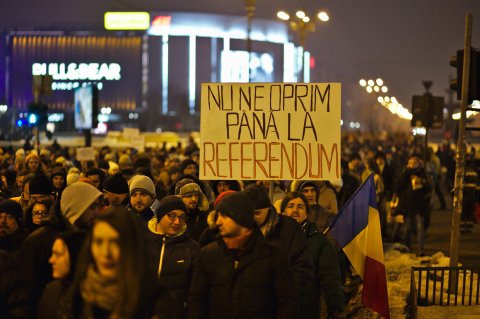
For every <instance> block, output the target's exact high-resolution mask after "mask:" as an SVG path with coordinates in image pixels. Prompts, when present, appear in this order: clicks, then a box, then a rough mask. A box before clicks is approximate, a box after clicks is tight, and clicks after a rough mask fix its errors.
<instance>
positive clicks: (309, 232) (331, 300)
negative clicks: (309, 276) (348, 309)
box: [302, 219, 345, 318]
mask: <svg viewBox="0 0 480 319" xmlns="http://www.w3.org/2000/svg"><path fill="white" fill-rule="evenodd" d="M302 230H303V232H304V233H305V236H306V237H307V241H308V249H309V251H310V255H311V257H312V262H313V266H314V268H315V281H314V283H315V287H314V290H313V293H312V295H313V297H314V298H315V301H316V303H315V313H316V315H315V318H319V316H320V307H319V306H320V295H321V294H322V295H323V298H324V299H325V301H326V303H327V310H328V314H329V315H331V316H332V317H333V318H335V315H336V314H338V313H341V312H342V311H344V309H345V296H344V295H343V286H342V281H341V278H340V266H339V264H338V257H337V253H336V251H335V248H334V247H333V245H332V244H331V243H330V241H329V240H328V238H327V237H325V235H323V234H321V233H320V232H319V231H318V229H317V227H315V224H314V223H312V222H310V221H309V220H308V219H307V220H305V221H304V222H303V224H302Z"/></svg>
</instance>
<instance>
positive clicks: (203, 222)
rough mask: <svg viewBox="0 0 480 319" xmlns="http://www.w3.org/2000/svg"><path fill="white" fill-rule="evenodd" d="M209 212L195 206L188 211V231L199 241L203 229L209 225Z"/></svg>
mask: <svg viewBox="0 0 480 319" xmlns="http://www.w3.org/2000/svg"><path fill="white" fill-rule="evenodd" d="M207 216H208V213H207V212H204V211H201V210H199V209H198V208H195V209H194V210H189V211H188V212H187V231H188V233H189V234H190V237H191V238H192V239H193V240H195V241H196V242H198V240H199V239H200V237H201V236H202V233H203V231H204V230H205V229H206V228H207V227H208V223H207Z"/></svg>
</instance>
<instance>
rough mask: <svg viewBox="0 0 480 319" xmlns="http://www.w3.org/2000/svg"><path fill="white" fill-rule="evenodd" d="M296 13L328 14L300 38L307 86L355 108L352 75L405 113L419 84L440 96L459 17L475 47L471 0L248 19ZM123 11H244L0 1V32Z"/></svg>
mask: <svg viewBox="0 0 480 319" xmlns="http://www.w3.org/2000/svg"><path fill="white" fill-rule="evenodd" d="M299 8H305V9H306V11H307V12H310V13H312V15H313V13H314V12H316V11H318V10H320V9H322V10H325V11H327V12H328V13H329V14H330V17H331V20H330V21H329V22H327V23H318V24H317V28H316V31H315V32H313V33H310V34H309V35H308V37H307V42H306V48H307V49H308V50H311V52H312V56H313V57H314V58H315V62H316V64H315V69H314V70H313V71H312V76H311V77H312V81H318V82H327V81H328V82H341V83H342V84H343V85H344V86H345V93H346V95H345V98H346V101H348V103H351V105H353V106H355V107H365V106H364V105H362V104H365V103H368V99H367V100H365V97H364V95H366V93H364V91H362V90H360V89H359V86H358V84H357V83H358V80H359V79H360V78H376V77H382V78H383V79H384V81H385V83H386V85H387V86H388V87H389V88H390V93H391V94H392V95H395V96H396V97H397V99H398V100H399V101H400V102H401V103H402V104H404V106H406V107H408V108H410V104H411V97H412V95H414V94H422V93H423V92H424V88H423V85H422V81H424V80H431V81H433V82H434V84H433V87H432V90H431V91H432V93H433V94H434V95H442V96H445V97H447V88H448V81H449V77H454V76H455V70H454V68H452V67H450V66H449V60H450V57H451V56H452V55H453V54H454V53H455V52H456V50H457V49H461V48H463V42H464V30H465V14H466V13H467V12H469V13H472V14H473V15H474V20H473V39H472V46H474V47H480V1H478V0H403V1H392V0H362V1H360V0H326V1H302V0H277V1H275V0H257V8H256V11H255V17H258V18H264V19H272V20H274V19H276V12H277V11H278V10H281V9H284V10H288V11H291V12H293V11H295V10H296V9H299ZM128 10H132V11H135V10H148V11H170V10H172V11H198V12H218V13H225V14H232V15H238V16H240V15H244V14H245V10H244V1H241V0H188V1H187V0H177V1H171V0H155V1H153V0H117V1H114V0H101V1H98V0H81V1H80V0H77V1H72V0H42V1H35V0H15V1H2V2H1V3H0V27H1V28H2V29H15V28H17V29H29V28H30V29H31V28H39V27H42V28H48V27H53V28H55V29H59V28H64V29H68V28H71V27H72V28H73V27H74V28H79V27H82V26H83V27H84V28H85V29H92V27H94V28H97V29H101V28H102V25H103V13H104V12H105V11H128ZM245 19H246V18H245Z"/></svg>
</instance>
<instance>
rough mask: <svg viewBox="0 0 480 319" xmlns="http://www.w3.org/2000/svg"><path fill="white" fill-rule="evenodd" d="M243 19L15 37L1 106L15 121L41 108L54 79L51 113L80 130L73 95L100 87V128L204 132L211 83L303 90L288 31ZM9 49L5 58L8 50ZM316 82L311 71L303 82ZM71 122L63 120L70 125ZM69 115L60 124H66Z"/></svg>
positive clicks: (167, 19) (0, 57)
mask: <svg viewBox="0 0 480 319" xmlns="http://www.w3.org/2000/svg"><path fill="white" fill-rule="evenodd" d="M246 23H247V22H246V18H245V17H236V16H225V15H214V14H198V13H171V12H160V13H150V27H149V28H148V29H147V30H144V31H105V30H90V31H82V32H80V31H68V32H65V31H58V30H53V31H49V32H38V31H35V32H33V31H32V32H25V31H15V32H7V33H5V34H4V36H3V37H2V39H1V40H0V41H1V42H3V43H1V44H2V45H1V46H0V48H1V49H0V104H2V103H4V104H6V105H8V107H9V112H10V113H11V114H12V116H13V117H14V118H18V117H19V116H22V112H25V110H26V108H27V105H28V104H29V103H31V102H32V101H33V99H34V97H33V93H32V76H34V75H40V76H41V75H50V76H51V77H52V84H51V88H52V94H51V95H47V96H45V97H44V100H45V102H47V103H48V105H49V112H50V113H54V114H56V115H57V116H56V117H52V120H53V119H57V120H58V119H59V118H62V119H63V120H61V121H59V122H57V124H56V125H57V129H58V130H62V131H69V130H73V120H72V118H73V89H75V88H76V87H78V86H82V85H83V84H84V83H95V84H96V85H97V86H98V89H99V98H98V101H99V105H98V109H99V110H102V109H109V110H110V111H109V112H108V113H107V112H106V113H107V114H101V117H99V121H100V122H103V123H106V124H107V125H106V126H108V128H109V129H121V127H125V126H127V127H139V128H140V129H142V130H156V129H162V130H196V129H198V125H199V115H200V91H201V83H204V82H248V81H250V82H295V81H297V74H298V70H299V69H300V68H299V63H300V65H301V58H299V54H298V49H297V48H296V47H295V46H294V44H293V43H291V42H290V41H289V34H288V27H287V25H285V24H283V23H281V22H275V21H266V20H254V23H253V30H252V33H251V40H252V52H250V54H249V53H248V52H247V51H246V47H247V46H246V42H247V41H246V37H247V27H246ZM3 48H5V49H3ZM304 74H305V75H306V76H307V77H306V78H305V82H308V70H306V72H305V73H304ZM62 114H63V115H62ZM59 115H61V116H59Z"/></svg>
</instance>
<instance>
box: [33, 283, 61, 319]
mask: <svg viewBox="0 0 480 319" xmlns="http://www.w3.org/2000/svg"><path fill="white" fill-rule="evenodd" d="M67 288H68V282H67V281H65V280H60V279H57V280H53V281H52V282H50V283H49V284H48V285H47V286H46V287H45V289H44V290H43V293H42V296H41V298H40V303H39V304H38V313H37V319H54V318H59V316H60V314H59V312H58V309H59V306H60V299H61V298H62V296H63V295H64V294H65V293H66V292H67Z"/></svg>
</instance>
